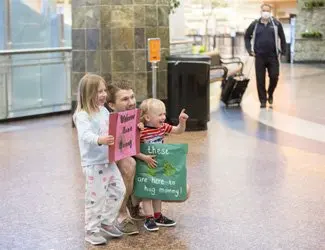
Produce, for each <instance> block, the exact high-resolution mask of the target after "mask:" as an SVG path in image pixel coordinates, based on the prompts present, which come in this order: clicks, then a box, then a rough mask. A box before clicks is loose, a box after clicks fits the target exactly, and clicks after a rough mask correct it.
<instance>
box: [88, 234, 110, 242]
mask: <svg viewBox="0 0 325 250" xmlns="http://www.w3.org/2000/svg"><path fill="white" fill-rule="evenodd" d="M85 240H86V241H87V242H89V243H90V244H93V245H102V244H106V243H107V240H106V239H105V238H104V237H103V236H101V235H100V233H87V234H86V237H85Z"/></svg>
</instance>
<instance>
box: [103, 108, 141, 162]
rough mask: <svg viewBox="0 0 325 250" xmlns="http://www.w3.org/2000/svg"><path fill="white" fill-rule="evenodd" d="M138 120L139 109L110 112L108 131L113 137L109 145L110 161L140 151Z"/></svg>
mask: <svg viewBox="0 0 325 250" xmlns="http://www.w3.org/2000/svg"><path fill="white" fill-rule="evenodd" d="M139 122H140V110H139V109H133V110H128V111H124V112H118V113H111V114H110V117H109V129H108V131H109V134H110V135H113V136H114V138H115V143H114V145H113V146H110V147H109V161H110V162H113V161H118V160H121V159H123V158H125V157H128V156H133V155H136V154H138V153H139V152H140V131H139V129H138V127H137V125H138V123H139Z"/></svg>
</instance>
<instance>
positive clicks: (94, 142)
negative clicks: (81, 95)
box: [75, 107, 109, 167]
mask: <svg viewBox="0 0 325 250" xmlns="http://www.w3.org/2000/svg"><path fill="white" fill-rule="evenodd" d="M75 123H76V127H77V130H78V141H79V149H80V157H81V166H83V167H84V166H89V165H95V164H107V163H108V162H109V160H108V146H107V145H98V137H99V136H103V135H108V124H109V112H108V110H107V109H106V108H105V107H100V109H99V112H97V113H93V114H92V115H89V114H88V113H87V112H85V111H80V112H78V113H77V114H76V116H75Z"/></svg>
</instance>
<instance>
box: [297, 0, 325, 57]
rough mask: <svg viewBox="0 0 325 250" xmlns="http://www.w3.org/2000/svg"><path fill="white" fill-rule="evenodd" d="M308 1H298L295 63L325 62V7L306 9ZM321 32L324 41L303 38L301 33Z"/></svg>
mask: <svg viewBox="0 0 325 250" xmlns="http://www.w3.org/2000/svg"><path fill="white" fill-rule="evenodd" d="M306 1H307V0H298V14H297V21H296V41H295V56H294V61H295V62H325V7H317V8H314V9H312V10H308V9H306V8H305V6H304V3H305V2H306ZM306 30H308V31H319V32H321V33H322V34H323V38H322V39H313V38H302V37H301V33H302V32H305V31H306Z"/></svg>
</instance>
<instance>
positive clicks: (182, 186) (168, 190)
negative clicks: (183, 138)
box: [134, 143, 188, 201]
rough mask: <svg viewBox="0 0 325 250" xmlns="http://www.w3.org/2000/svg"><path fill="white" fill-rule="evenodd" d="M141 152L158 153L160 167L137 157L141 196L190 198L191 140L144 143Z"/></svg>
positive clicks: (136, 191)
mask: <svg viewBox="0 0 325 250" xmlns="http://www.w3.org/2000/svg"><path fill="white" fill-rule="evenodd" d="M140 152H141V153H143V154H149V155H155V156H156V160H157V163H158V164H157V167H156V168H150V167H149V166H148V165H147V164H146V163H145V162H144V161H141V160H137V169H136V175H135V183H134V185H135V186H134V192H135V195H136V196H137V197H140V198H148V199H156V200H166V201H168V200H170V201H173V200H176V201H177V200H185V199H186V156H187V152H188V145H187V144H158V143H157V144H141V145H140Z"/></svg>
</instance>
